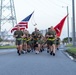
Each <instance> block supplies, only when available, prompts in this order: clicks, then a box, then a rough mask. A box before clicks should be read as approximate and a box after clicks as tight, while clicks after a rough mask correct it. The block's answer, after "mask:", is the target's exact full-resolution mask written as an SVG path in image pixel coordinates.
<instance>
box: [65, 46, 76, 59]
mask: <svg viewBox="0 0 76 75" xmlns="http://www.w3.org/2000/svg"><path fill="white" fill-rule="evenodd" d="M66 52H68V53H69V55H71V56H72V57H73V58H74V59H76V47H70V48H69V49H68V50H66Z"/></svg>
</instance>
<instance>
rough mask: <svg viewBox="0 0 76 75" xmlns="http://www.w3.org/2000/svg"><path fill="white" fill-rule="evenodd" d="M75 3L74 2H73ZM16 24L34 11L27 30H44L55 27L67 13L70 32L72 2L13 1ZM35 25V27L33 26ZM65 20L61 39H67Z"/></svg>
mask: <svg viewBox="0 0 76 75" xmlns="http://www.w3.org/2000/svg"><path fill="white" fill-rule="evenodd" d="M75 3H76V2H75ZM14 5H15V11H16V17H17V23H18V22H20V21H21V20H22V19H24V18H25V17H26V16H28V15H29V14H31V13H32V12H33V11H34V14H33V15H32V17H31V19H30V21H29V28H28V30H29V31H30V32H32V31H33V30H34V28H35V27H38V29H40V30H45V29H47V28H48V27H50V26H55V25H57V24H58V23H59V22H60V20H61V19H62V18H63V17H64V16H66V15H67V6H68V8H69V9H68V11H69V29H70V32H69V34H70V33H71V31H72V25H71V24H72V23H71V17H72V0H14ZM35 23H37V25H36V26H34V24H35ZM67 36H68V35H67V20H66V21H65V24H64V27H63V30H62V35H61V38H64V37H67Z"/></svg>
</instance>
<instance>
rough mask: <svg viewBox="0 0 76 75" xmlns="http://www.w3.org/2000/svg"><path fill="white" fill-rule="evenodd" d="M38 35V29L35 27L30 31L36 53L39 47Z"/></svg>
mask: <svg viewBox="0 0 76 75" xmlns="http://www.w3.org/2000/svg"><path fill="white" fill-rule="evenodd" d="M39 35H40V33H39V31H38V29H37V28H35V31H34V32H32V38H33V47H34V50H35V52H36V54H38V53H39V51H40V49H39V42H38V41H39V38H38V36H39Z"/></svg>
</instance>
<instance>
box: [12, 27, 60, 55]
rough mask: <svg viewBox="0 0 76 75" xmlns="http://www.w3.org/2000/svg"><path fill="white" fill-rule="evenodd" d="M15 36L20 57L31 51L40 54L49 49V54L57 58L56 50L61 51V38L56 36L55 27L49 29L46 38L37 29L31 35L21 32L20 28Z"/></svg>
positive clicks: (27, 32)
mask: <svg viewBox="0 0 76 75" xmlns="http://www.w3.org/2000/svg"><path fill="white" fill-rule="evenodd" d="M13 36H14V37H15V39H16V48H17V53H18V55H21V54H24V53H29V52H30V51H32V52H33V51H34V52H35V53H36V54H39V53H40V52H42V51H44V49H45V48H47V53H50V55H53V56H55V53H56V50H58V49H59V45H60V38H59V37H58V36H56V31H55V30H54V28H53V26H51V27H50V28H48V31H47V32H46V34H45V36H43V35H42V34H41V33H40V31H39V29H37V28H35V30H34V31H33V32H32V33H31V34H30V33H29V31H28V30H24V29H23V30H20V27H19V26H18V27H17V30H16V31H15V32H14V35H13Z"/></svg>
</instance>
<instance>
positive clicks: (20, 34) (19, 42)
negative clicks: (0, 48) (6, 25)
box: [14, 30, 23, 45]
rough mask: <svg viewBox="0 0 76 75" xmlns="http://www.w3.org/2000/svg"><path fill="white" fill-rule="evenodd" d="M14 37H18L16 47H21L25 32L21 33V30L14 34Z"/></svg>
mask: <svg viewBox="0 0 76 75" xmlns="http://www.w3.org/2000/svg"><path fill="white" fill-rule="evenodd" d="M14 35H18V36H17V37H16V45H21V44H22V43H23V42H22V37H21V36H23V32H22V31H20V30H17V31H15V32H14Z"/></svg>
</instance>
